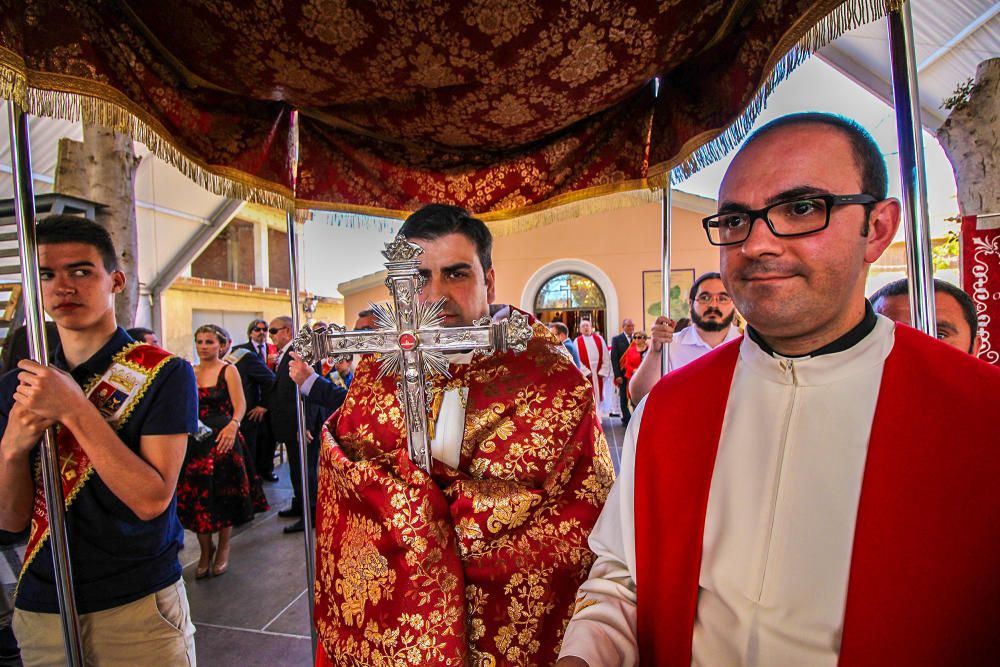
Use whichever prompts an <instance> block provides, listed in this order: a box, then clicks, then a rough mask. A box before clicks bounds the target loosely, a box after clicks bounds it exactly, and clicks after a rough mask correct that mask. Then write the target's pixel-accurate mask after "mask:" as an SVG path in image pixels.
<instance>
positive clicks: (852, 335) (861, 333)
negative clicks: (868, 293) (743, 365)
mask: <svg viewBox="0 0 1000 667" xmlns="http://www.w3.org/2000/svg"><path fill="white" fill-rule="evenodd" d="M877 322H878V317H876V315H875V310H874V309H873V308H872V305H871V304H870V303H868V300H867V299H865V316H864V318H862V320H861V322H859V323H858V325H857V326H855V327H854V328H853V329H851V330H850V331H848V332H847V333H845V334H844V335H843V336H841V337H840V338H838V339H837V340H835V341H833V342H830V343H827V344H826V345H824V346H823V347H821V348H819V349H818V350H813V351H812V352H810V353H808V354H802V355H797V356H795V357H787V356H786V355H784V354H780V353H778V352H775V351H774V349H773V348H771V346H770V345H768V344H767V343H766V342H764V339H763V337H761V335H760V334H759V333H757V332H756V331H754V329H753V327H751V326H750V325H749V324H748V325H747V335H748V336H749V337H750V340H752V341H753V342H754V343H756V344H757V347H759V348H760V349H762V350H764V352H767V353H768V354H769V355H771V356H772V357H785V358H788V359H802V358H804V357H819V356H822V355H824V354H833V353H834V352H843V351H844V350H849V349H851V348H852V347H854V346H855V345H857V344H858V343H860V342H861V341H862V340H864V338H865V336H867V335H868V334H870V333H871V332H872V331H874V330H875V324H876V323H877Z"/></svg>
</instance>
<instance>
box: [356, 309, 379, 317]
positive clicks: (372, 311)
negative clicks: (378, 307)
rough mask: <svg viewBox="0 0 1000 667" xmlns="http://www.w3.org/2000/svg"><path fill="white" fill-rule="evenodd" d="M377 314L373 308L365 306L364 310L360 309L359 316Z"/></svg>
mask: <svg viewBox="0 0 1000 667" xmlns="http://www.w3.org/2000/svg"><path fill="white" fill-rule="evenodd" d="M374 314H375V311H374V310H372V309H371V308H365V309H364V310H359V311H358V317H371V316H372V315H374Z"/></svg>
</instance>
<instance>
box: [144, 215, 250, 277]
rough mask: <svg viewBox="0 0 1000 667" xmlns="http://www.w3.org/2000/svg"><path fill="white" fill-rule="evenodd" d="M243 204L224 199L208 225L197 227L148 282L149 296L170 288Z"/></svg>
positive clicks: (209, 219) (210, 217)
mask: <svg viewBox="0 0 1000 667" xmlns="http://www.w3.org/2000/svg"><path fill="white" fill-rule="evenodd" d="M243 204H244V202H243V201H241V200H239V199H226V200H225V201H224V202H223V203H222V205H221V206H220V207H219V208H218V209H216V211H215V213H213V214H212V215H211V216H209V218H208V224H206V225H205V226H203V227H199V228H198V231H197V232H195V234H194V236H192V237H191V238H190V239H188V242H187V243H185V244H184V245H183V246H182V247H181V249H180V250H178V251H177V254H175V255H174V257H173V259H171V260H170V262H169V263H168V264H167V265H166V266H165V267H163V270H162V271H160V272H159V273H158V274H157V275H156V277H154V278H153V279H152V280H151V281H149V286H148V287H147V289H148V290H149V291H150V293H151V294H153V295H154V297H155V296H156V295H158V294H159V293H160V292H162V291H163V290H165V289H166V288H168V287H170V283H172V282H174V280H175V279H176V278H177V276H179V275H180V274H181V272H183V271H184V269H186V268H187V266H188V264H190V263H191V262H192V261H194V259H195V258H196V257H197V256H198V255H200V254H201V252H202V251H203V250H204V249H205V248H206V247H208V244H209V243H211V242H212V240H213V239H214V238H215V237H216V236H218V235H219V232H221V231H222V230H223V229H224V228H225V227H226V225H228V224H229V221H230V220H232V219H233V218H234V217H236V214H237V213H238V212H239V210H240V209H241V208H243Z"/></svg>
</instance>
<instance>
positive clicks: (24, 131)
mask: <svg viewBox="0 0 1000 667" xmlns="http://www.w3.org/2000/svg"><path fill="white" fill-rule="evenodd" d="M7 121H8V123H9V125H10V128H9V129H10V155H11V167H12V170H11V171H12V173H13V176H14V201H15V205H14V218H15V220H16V223H17V241H18V247H19V253H20V259H21V283H22V286H23V292H22V295H23V299H24V319H25V325H26V326H27V332H28V352H29V354H30V355H31V358H32V359H34V360H35V361H37V362H38V363H40V364H42V365H43V366H48V363H49V362H48V359H49V354H48V346H47V345H46V340H45V318H44V316H43V312H42V292H41V290H40V289H39V282H40V281H39V277H38V246H37V243H36V239H35V193H34V184H33V183H32V175H31V148H30V145H29V140H28V114H27V113H25V112H24V110H23V109H22V108H21V106H20V105H19V104H17V103H16V102H9V103H8V105H7ZM41 447H42V449H41V457H42V485H43V487H44V490H45V505H46V508H47V510H48V519H49V542H50V547H51V550H52V566H53V570H54V571H55V575H56V598H57V599H58V602H59V618H60V620H61V621H62V631H63V644H64V647H65V649H66V663H67V664H68V665H72V666H73V667H83V641H82V639H81V635H80V618H79V616H78V615H77V611H76V595H75V593H74V591H73V568H72V567H71V564H70V558H69V540H68V538H67V534H66V505H65V499H64V498H63V488H62V474H61V473H60V470H59V453H58V449H57V447H56V437H55V429H51V428H50V429H48V430H46V431H45V435H44V436H43V437H42V443H41Z"/></svg>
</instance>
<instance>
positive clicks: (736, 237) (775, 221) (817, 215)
mask: <svg viewBox="0 0 1000 667" xmlns="http://www.w3.org/2000/svg"><path fill="white" fill-rule="evenodd" d="M763 214H764V216H766V218H767V221H768V222H769V223H770V224H771V229H772V230H773V231H774V233H775V234H778V235H779V236H795V235H798V234H808V233H810V232H814V231H819V230H820V229H823V227H825V226H826V224H827V221H828V218H827V216H828V214H829V207H828V206H827V202H826V200H824V199H798V200H796V201H790V202H782V203H779V204H775V205H773V206H769V207H768V208H766V209H764V211H763ZM751 217H752V216H751V215H750V214H749V213H746V212H742V211H737V212H733V213H723V214H720V215H719V216H718V221H719V226H718V227H713V228H711V231H710V234H711V235H712V239H713V241H715V242H719V243H723V244H730V243H741V242H743V241H745V240H746V239H747V238H748V237H749V236H750V230H751V228H752V227H753V224H752V222H753V220H751Z"/></svg>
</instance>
